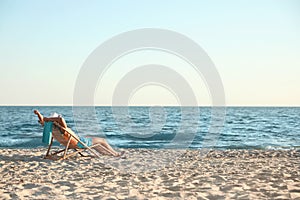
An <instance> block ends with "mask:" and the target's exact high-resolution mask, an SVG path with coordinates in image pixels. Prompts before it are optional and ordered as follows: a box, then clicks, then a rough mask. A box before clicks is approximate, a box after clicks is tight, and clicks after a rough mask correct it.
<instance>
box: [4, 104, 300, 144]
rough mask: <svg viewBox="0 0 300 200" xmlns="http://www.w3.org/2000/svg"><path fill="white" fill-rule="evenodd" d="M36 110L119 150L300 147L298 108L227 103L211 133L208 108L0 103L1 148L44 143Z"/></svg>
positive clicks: (209, 109) (210, 119)
mask: <svg viewBox="0 0 300 200" xmlns="http://www.w3.org/2000/svg"><path fill="white" fill-rule="evenodd" d="M34 109H38V110H39V111H40V112H41V113H42V114H43V115H45V116H49V115H50V114H51V113H53V112H56V113H59V114H62V116H63V117H64V118H65V119H66V121H67V124H68V126H69V127H70V128H72V129H73V130H74V131H75V132H77V133H78V134H79V135H81V136H87V135H89V136H95V137H105V138H106V139H107V140H108V142H109V143H110V144H111V145H112V146H114V147H119V148H203V147H205V148H215V149H293V148H300V107H227V108H225V109H226V115H225V121H224V123H222V124H221V125H220V124H219V125H218V127H219V128H220V131H217V132H213V131H210V127H211V126H213V123H212V116H211V113H212V110H211V108H210V107H199V108H198V107H197V108H196V107H129V108H127V107H114V108H111V107H96V108H90V107H80V108H76V109H75V110H73V108H72V107H65V106H61V107H53V106H51V107H38V106H37V107H31V106H16V107H14V106H2V107H0V147H1V148H7V147H10V148H36V147H44V146H45V145H44V144H43V143H42V141H41V140H42V131H43V129H42V127H41V126H40V124H39V123H38V122H37V121H38V118H37V116H36V115H34V114H33V110H34ZM195 109H196V110H197V111H198V112H199V113H196V114H197V115H195V112H194V111H195ZM91 112H92V113H94V115H93V114H91ZM56 145H58V144H56Z"/></svg>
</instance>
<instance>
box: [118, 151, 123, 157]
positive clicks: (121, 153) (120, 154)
mask: <svg viewBox="0 0 300 200" xmlns="http://www.w3.org/2000/svg"><path fill="white" fill-rule="evenodd" d="M124 154H125V151H121V152H120V153H118V155H117V156H116V157H122V156H123V155H124Z"/></svg>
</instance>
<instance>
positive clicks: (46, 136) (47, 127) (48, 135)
mask: <svg viewBox="0 0 300 200" xmlns="http://www.w3.org/2000/svg"><path fill="white" fill-rule="evenodd" d="M52 126H53V122H45V124H44V131H43V139H42V142H43V143H45V144H48V145H49V144H50V143H51V139H52Z"/></svg>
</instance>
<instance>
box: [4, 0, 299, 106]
mask: <svg viewBox="0 0 300 200" xmlns="http://www.w3.org/2000/svg"><path fill="white" fill-rule="evenodd" d="M299 11H300V1H297V0H284V1H283V0H251V1H246V0H242V1H240V0H235V1H233V0H229V1H221V0H219V1H216V0H211V1H199V0H195V1H177V0H172V1H171V0H166V1H159V0H153V1H138V0H130V1H129V0H124V1H115V0H112V1H71V0H65V1H61V0H59V1H58V0H52V1H46V0H41V1H37V0H28V1H22V0H0V91H1V98H0V105H72V104H73V93H74V87H75V85H76V80H77V77H78V74H79V72H80V69H81V67H82V65H83V63H84V62H85V61H86V59H87V58H88V57H89V55H90V54H91V53H92V52H93V51H94V50H95V49H96V48H97V47H98V46H99V45H101V44H102V43H103V42H105V41H107V40H109V39H110V38H112V37H114V36H116V35H118V34H121V33H124V32H127V31H131V30H136V29H141V28H159V29H167V30H172V31H175V32H178V33H180V34H183V35H185V36H187V37H188V38H190V39H192V40H193V41H195V42H196V43H197V44H198V45H200V46H201V47H202V48H203V49H204V50H205V52H206V53H207V55H208V56H209V57H210V58H211V60H212V61H213V63H214V65H215V67H216V69H217V71H218V73H219V75H220V77H221V80H222V83H223V86H224V92H225V99H226V105H227V106H300V89H299V86H300V78H299V75H300V12H299ZM151 63H155V64H163V65H166V66H169V67H170V68H174V70H176V71H177V72H178V73H179V74H180V75H182V76H183V77H184V79H185V80H186V81H187V82H188V83H189V84H190V86H191V88H192V89H193V91H194V95H195V96H196V98H197V102H198V105H212V100H211V96H210V92H209V88H207V85H206V84H205V81H204V80H203V77H202V78H201V77H200V76H199V75H198V74H196V73H195V72H194V71H193V70H192V67H191V66H190V65H189V64H188V63H187V62H185V61H183V60H181V59H179V58H178V57H176V56H174V55H170V54H168V53H165V52H161V51H154V50H148V51H147V50H144V51H139V52H135V53H131V54H128V55H126V56H124V57H122V58H120V59H119V60H116V61H115V62H113V63H112V64H111V66H110V67H109V69H108V70H107V71H106V74H104V75H103V77H102V79H101V80H99V81H98V86H97V89H96V91H95V94H94V97H95V99H94V102H95V104H96V105H111V102H112V98H113V97H112V96H113V92H114V90H115V87H116V85H117V84H118V82H119V81H120V80H121V79H122V77H124V76H125V75H126V73H129V72H130V70H132V69H134V67H137V66H140V65H144V64H151ZM128 102H129V104H130V105H180V101H179V100H178V96H176V93H174V92H172V91H170V90H168V87H161V86H160V85H158V84H152V85H151V84H150V85H145V86H143V87H140V88H138V89H136V90H134V91H133V92H132V95H131V98H130V99H128Z"/></svg>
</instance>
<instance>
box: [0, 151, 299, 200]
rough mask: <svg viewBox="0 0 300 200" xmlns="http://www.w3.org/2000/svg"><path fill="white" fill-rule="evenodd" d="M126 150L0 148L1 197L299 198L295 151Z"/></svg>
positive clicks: (297, 157)
mask: <svg viewBox="0 0 300 200" xmlns="http://www.w3.org/2000/svg"><path fill="white" fill-rule="evenodd" d="M125 151H126V154H125V155H126V158H113V157H108V156H101V158H100V159H95V158H88V157H79V156H77V157H74V158H70V159H68V160H66V161H53V160H46V159H43V155H44V154H45V152H46V149H0V167H1V168H0V175H1V179H0V199H300V151H299V150H286V151H279V150H276V151H275V150H226V151H216V150H213V151H204V150H202V151H199V150H188V151H184V150H146V149H125Z"/></svg>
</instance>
